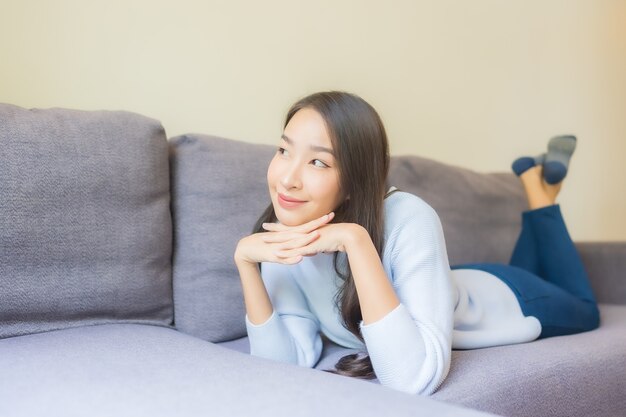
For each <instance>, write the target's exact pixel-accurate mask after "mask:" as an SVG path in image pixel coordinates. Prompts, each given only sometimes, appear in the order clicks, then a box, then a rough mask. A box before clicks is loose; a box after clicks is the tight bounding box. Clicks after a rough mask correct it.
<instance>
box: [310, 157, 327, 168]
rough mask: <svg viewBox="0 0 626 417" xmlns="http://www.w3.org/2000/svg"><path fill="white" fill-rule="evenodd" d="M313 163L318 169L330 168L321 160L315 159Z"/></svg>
mask: <svg viewBox="0 0 626 417" xmlns="http://www.w3.org/2000/svg"><path fill="white" fill-rule="evenodd" d="M311 162H312V163H313V165H315V166H316V167H318V168H328V165H326V164H325V163H324V162H322V161H320V160H319V159H314V160H312V161H311Z"/></svg>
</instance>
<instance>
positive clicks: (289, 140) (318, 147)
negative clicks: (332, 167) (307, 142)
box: [280, 134, 335, 156]
mask: <svg viewBox="0 0 626 417" xmlns="http://www.w3.org/2000/svg"><path fill="white" fill-rule="evenodd" d="M280 137H281V138H282V139H283V140H284V141H285V142H287V143H288V144H290V145H293V140H291V139H289V138H288V137H287V136H286V135H285V134H282V135H281V136H280ZM310 148H311V150H313V151H315V152H327V153H329V154H331V155H332V156H335V153H334V152H333V150H332V149H330V148H325V147H324V146H316V145H311V147H310Z"/></svg>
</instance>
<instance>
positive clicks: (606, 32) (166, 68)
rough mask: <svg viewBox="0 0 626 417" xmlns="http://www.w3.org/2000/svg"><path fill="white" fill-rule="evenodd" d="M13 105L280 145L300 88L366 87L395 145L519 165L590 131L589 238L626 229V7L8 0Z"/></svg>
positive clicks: (583, 190)
mask: <svg viewBox="0 0 626 417" xmlns="http://www.w3.org/2000/svg"><path fill="white" fill-rule="evenodd" d="M0 6H1V7H0V101H2V102H8V103H13V104H17V105H21V106H24V107H71V108H79V109H124V110H131V111H135V112H139V113H143V114H145V115H148V116H151V117H154V118H156V119H159V120H161V121H162V123H163V124H164V126H165V128H166V130H167V132H168V135H169V136H173V135H177V134H181V133H186V132H200V133H212V134H218V135H224V136H227V137H231V138H238V139H244V140H248V141H255V142H264V143H275V142H276V140H277V138H278V135H279V133H280V130H281V122H282V118H283V116H284V112H285V111H286V109H287V108H288V106H289V105H290V104H291V102H293V101H294V100H295V99H297V98H299V97H300V96H303V95H305V94H308V93H311V92H314V91H317V90H325V89H342V90H348V91H352V92H355V93H357V94H359V95H361V96H363V97H364V98H366V99H367V100H369V101H370V102H371V103H372V104H373V105H374V106H375V107H376V108H377V109H378V110H379V111H380V113H381V115H382V117H383V119H384V121H385V123H386V125H387V129H388V132H389V135H390V139H391V145H392V153H393V154H396V155H397V154H406V153H411V154H420V155H423V156H427V157H432V158H436V159H438V160H441V161H444V162H448V163H452V164H458V165H462V166H465V167H469V168H473V169H476V170H479V171H493V170H498V171H501V170H508V169H509V165H510V162H511V161H512V160H513V159H514V158H515V157H516V156H518V155H522V154H533V155H534V154H538V153H540V152H542V151H543V150H544V148H545V144H546V141H547V139H548V138H549V137H550V136H552V135H555V134H559V133H574V134H576V135H577V136H578V137H579V149H578V151H577V153H576V155H575V156H574V160H573V168H572V171H571V173H570V175H569V181H568V182H567V184H566V185H565V187H564V189H563V192H562V196H561V203H562V204H563V211H564V213H565V216H566V220H567V221H568V222H569V224H570V230H571V233H572V235H573V237H574V238H575V239H577V240H606V239H609V240H626V221H625V220H624V218H623V215H624V212H626V197H625V195H624V194H625V192H626V1H623V0H509V1H502V0H473V1H466V0H457V1H453V0H430V1H417V0H410V1H409V0H407V1H401V0H391V1H358V0H343V1H342V0H333V1H331V0H322V1H306V2H305V1H294V0H291V1H290V0H265V1H252V0H250V1H243V0H228V1H227V0H224V1H217V0H213V1H203V0H178V1H155V0H123V1H122V0H108V1H101V0H90V1H85V0H54V1H53V0H0Z"/></svg>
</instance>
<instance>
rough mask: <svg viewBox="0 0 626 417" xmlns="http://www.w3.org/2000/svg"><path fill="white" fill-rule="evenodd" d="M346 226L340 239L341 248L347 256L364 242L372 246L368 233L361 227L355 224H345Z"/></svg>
mask: <svg viewBox="0 0 626 417" xmlns="http://www.w3.org/2000/svg"><path fill="white" fill-rule="evenodd" d="M346 226H347V229H346V232H345V234H344V237H343V239H342V246H343V248H344V251H345V252H346V253H348V254H349V253H350V252H351V251H353V250H355V249H356V248H357V247H358V246H359V245H362V244H363V243H365V242H369V243H370V244H373V243H372V239H371V238H370V235H369V233H367V230H365V228H364V227H363V226H361V225H360V224H357V223H346Z"/></svg>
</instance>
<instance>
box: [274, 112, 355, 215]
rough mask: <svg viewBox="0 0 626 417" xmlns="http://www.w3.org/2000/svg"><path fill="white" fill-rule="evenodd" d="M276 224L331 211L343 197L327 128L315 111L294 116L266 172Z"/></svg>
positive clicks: (298, 113)
mask: <svg viewBox="0 0 626 417" xmlns="http://www.w3.org/2000/svg"><path fill="white" fill-rule="evenodd" d="M267 184H268V186H269V191H270V196H271V198H272V205H273V206H274V211H275V213H276V217H277V218H278V221H279V222H281V223H282V224H284V225H287V226H297V225H300V224H303V223H306V222H308V221H310V220H314V219H316V218H318V217H321V216H323V215H324V214H327V213H330V212H331V211H334V210H335V209H336V208H337V207H338V206H339V204H340V202H341V201H342V199H343V197H342V196H341V193H340V187H339V170H338V167H337V160H336V159H335V157H334V150H333V147H332V143H331V140H330V137H329V136H328V133H327V131H326V125H325V123H324V119H323V118H322V116H321V115H320V114H319V113H318V112H317V111H315V110H313V109H310V108H304V109H301V110H299V111H298V112H297V113H296V114H294V115H293V117H292V118H291V120H290V121H289V123H288V124H287V126H286V127H285V130H284V132H283V135H282V137H281V140H280V145H279V148H278V151H277V152H276V155H274V158H273V159H272V161H271V162H270V166H269V168H268V169H267Z"/></svg>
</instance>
